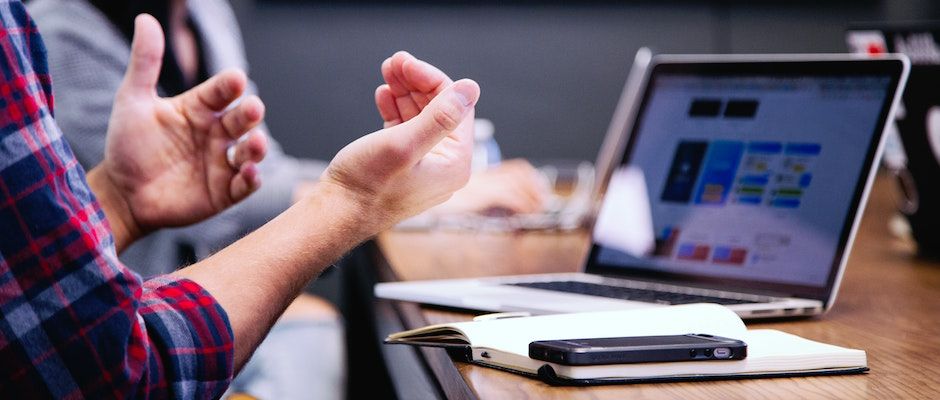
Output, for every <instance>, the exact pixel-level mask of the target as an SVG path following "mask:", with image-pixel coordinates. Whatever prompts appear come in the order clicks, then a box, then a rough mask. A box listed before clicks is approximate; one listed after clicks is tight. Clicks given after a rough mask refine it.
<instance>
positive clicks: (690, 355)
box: [689, 349, 698, 358]
mask: <svg viewBox="0 0 940 400" xmlns="http://www.w3.org/2000/svg"><path fill="white" fill-rule="evenodd" d="M697 355H698V351H696V350H695V349H692V350H689V357H692V358H695V356H697Z"/></svg>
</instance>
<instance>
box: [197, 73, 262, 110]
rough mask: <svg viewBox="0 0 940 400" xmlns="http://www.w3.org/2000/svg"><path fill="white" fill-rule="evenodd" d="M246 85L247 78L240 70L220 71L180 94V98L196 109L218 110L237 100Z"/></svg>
mask: <svg viewBox="0 0 940 400" xmlns="http://www.w3.org/2000/svg"><path fill="white" fill-rule="evenodd" d="M247 85H248V78H247V77H245V73H244V72H242V71H240V70H234V69H232V70H227V71H223V72H220V73H218V74H216V75H215V76H213V77H212V78H209V79H208V80H206V81H205V82H203V83H201V84H199V86H196V87H194V88H192V89H190V90H187V91H186V93H183V94H181V95H180V97H181V100H182V101H183V102H184V103H185V104H186V105H187V106H190V107H193V108H194V109H196V110H207V111H214V112H219V111H223V110H225V108H226V107H228V106H229V104H232V102H233V101H235V100H237V99H238V98H239V97H241V95H242V94H243V93H245V87H246V86H247Z"/></svg>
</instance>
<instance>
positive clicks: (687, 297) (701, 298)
mask: <svg viewBox="0 0 940 400" xmlns="http://www.w3.org/2000/svg"><path fill="white" fill-rule="evenodd" d="M508 285H510V286H521V287H526V288H532V289H544V290H553V291H556V292H565V293H576V294H586V295H590V296H600V297H609V298H613V299H621V300H632V301H643V302H647V303H658V304H691V303H716V304H723V305H732V304H747V303H767V302H770V301H772V300H773V299H771V298H752V299H734V298H728V297H716V296H706V295H698V294H688V293H676V292H664V291H659V290H650V289H640V288H631V287H623V286H611V285H603V284H597V283H588V282H578V281H555V282H522V283H509V284H508Z"/></svg>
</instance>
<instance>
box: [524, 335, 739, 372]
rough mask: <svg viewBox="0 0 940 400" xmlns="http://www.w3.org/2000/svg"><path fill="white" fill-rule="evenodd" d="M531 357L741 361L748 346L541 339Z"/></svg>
mask: <svg viewBox="0 0 940 400" xmlns="http://www.w3.org/2000/svg"><path fill="white" fill-rule="evenodd" d="M529 357H531V358H533V359H536V360H542V361H550V362H553V363H558V364H564V365H600V364H632V363H645V362H671V361H702V360H741V359H744V358H745V357H747V344H746V343H744V342H742V341H740V340H737V339H729V338H725V337H720V336H712V335H705V334H687V335H671V336H631V337H614V338H597V339H567V340H539V341H535V342H532V343H529Z"/></svg>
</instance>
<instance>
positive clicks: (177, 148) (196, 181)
mask: <svg viewBox="0 0 940 400" xmlns="http://www.w3.org/2000/svg"><path fill="white" fill-rule="evenodd" d="M163 51H164V36H163V32H162V29H161V28H160V24H159V23H158V22H157V21H156V20H155V19H154V18H153V17H151V16H149V15H141V16H139V17H138V18H137V20H136V21H135V31H134V40H133V43H132V45H131V56H130V62H129V65H128V69H127V72H126V74H125V76H124V81H123V82H122V84H121V86H120V88H119V89H118V92H117V94H116V95H115V100H114V108H113V110H112V113H111V120H110V122H109V124H108V135H107V142H106V147H105V157H104V160H103V161H102V162H101V164H99V165H98V166H97V167H95V168H94V169H93V170H92V171H91V172H90V173H89V181H90V182H91V183H92V188H93V190H94V191H95V193H96V195H97V196H98V197H99V199H101V202H102V205H103V208H105V211H106V213H107V214H108V218H109V221H110V223H111V225H112V229H113V230H114V231H115V237H116V241H117V242H118V248H122V247H124V246H126V245H127V244H129V242H132V241H133V239H134V238H136V237H139V236H141V235H143V234H145V233H146V232H148V231H150V230H153V229H157V228H161V227H168V226H181V225H187V224H191V223H195V222H198V221H201V220H204V219H206V218H208V217H210V216H212V215H215V214H217V213H219V212H220V211H222V210H224V209H225V208H227V207H229V206H231V205H232V204H235V203H237V202H239V201H241V200H242V199H244V198H245V197H247V196H248V195H249V194H251V193H252V192H254V191H255V190H257V188H258V187H259V185H260V184H261V181H260V177H259V175H258V171H257V166H256V164H257V163H258V162H260V161H261V159H262V158H263V157H264V154H265V152H266V149H267V144H266V139H265V137H264V135H263V134H248V135H247V136H244V137H243V135H245V134H246V133H247V132H249V131H250V130H251V129H252V128H254V127H255V126H256V125H257V124H258V123H260V122H261V120H262V118H263V117H264V105H263V104H262V103H261V100H260V99H258V98H257V97H255V96H249V97H247V98H244V99H242V101H241V102H240V103H238V104H237V105H235V106H233V107H231V108H230V105H232V103H233V102H235V101H236V100H237V99H239V98H240V97H241V96H242V94H243V92H244V90H245V87H246V82H247V78H246V77H245V74H244V73H243V72H240V71H226V72H222V73H220V74H218V75H216V76H214V77H213V78H211V79H209V80H208V81H206V82H205V83H203V84H201V85H199V86H197V87H195V88H193V89H191V90H189V91H187V92H185V93H183V94H180V95H178V96H176V97H172V98H161V97H159V96H158V95H157V90H156V86H157V80H158V78H159V75H160V66H161V61H162V59H163ZM239 138H242V140H240V141H238V142H237V144H235V154H234V157H233V158H234V160H232V161H233V163H231V164H230V162H229V160H228V159H227V156H226V151H227V149H228V147H229V146H230V145H233V143H236V140H237V139H239Z"/></svg>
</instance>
